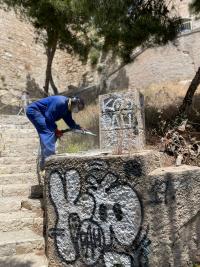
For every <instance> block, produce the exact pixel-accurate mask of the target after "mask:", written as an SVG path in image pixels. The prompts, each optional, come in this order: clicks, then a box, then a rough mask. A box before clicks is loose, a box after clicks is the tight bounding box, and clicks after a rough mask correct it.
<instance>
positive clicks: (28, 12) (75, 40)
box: [0, 0, 88, 58]
mask: <svg viewBox="0 0 200 267" xmlns="http://www.w3.org/2000/svg"><path fill="white" fill-rule="evenodd" d="M72 2H73V1H69V0H64V1H63V0H34V1H33V0H0V4H1V6H4V7H7V8H8V9H10V8H14V10H15V11H16V13H18V14H20V15H21V16H22V17H23V18H25V19H28V20H29V21H30V22H31V23H32V24H33V26H34V27H35V29H36V30H37V33H38V34H39V35H40V37H42V40H43V42H44V45H45V46H46V47H48V48H51V47H52V46H53V44H54V43H55V42H56V43H57V45H58V46H59V47H60V48H63V49H64V48H65V49H67V51H68V52H70V53H72V52H75V53H77V54H79V55H80V56H82V57H83V58H85V57H86V56H87V53H88V46H87V45H86V41H87V39H86V38H85V32H86V26H85V28H84V30H83V24H84V22H85V21H84V20H83V18H82V17H80V16H78V15H77V14H75V13H74V12H73V9H72ZM44 32H45V33H46V34H44Z"/></svg>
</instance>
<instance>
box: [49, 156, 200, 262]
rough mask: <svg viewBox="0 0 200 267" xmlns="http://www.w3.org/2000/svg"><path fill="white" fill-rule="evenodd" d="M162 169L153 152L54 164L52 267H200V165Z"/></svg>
mask: <svg viewBox="0 0 200 267" xmlns="http://www.w3.org/2000/svg"><path fill="white" fill-rule="evenodd" d="M159 166H160V160H159V154H158V153H155V152H152V151H146V152H145V151H144V152H141V153H137V154H135V155H133V156H104V155H101V154H98V155H95V156H91V155H88V154H87V155H83V156H80V155H77V156H75V155H74V156H71V157H69V156H68V157H66V156H60V157H59V156H57V157H54V158H52V159H50V160H49V161H48V163H47V174H46V182H45V194H46V214H47V229H46V239H47V253H48V258H49V267H64V266H69V267H72V266H73V267H87V266H95V267H148V266H150V267H157V266H159V267H160V266H162V267H166V266H173V267H175V266H176V267H185V266H192V264H195V263H198V262H200V252H199V251H200V201H199V199H200V168H198V167H188V166H182V167H180V168H162V169H157V168H158V167H159ZM155 169H156V170H155ZM153 170H154V171H153Z"/></svg>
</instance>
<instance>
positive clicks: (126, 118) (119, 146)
mask: <svg viewBox="0 0 200 267" xmlns="http://www.w3.org/2000/svg"><path fill="white" fill-rule="evenodd" d="M99 99H100V147H101V149H107V150H112V151H114V152H115V153H117V154H121V153H123V152H132V151H133V150H135V149H142V148H144V139H145V137H144V99H143V96H142V94H140V93H139V92H138V91H137V90H134V91H132V92H130V91H127V92H121V93H113V94H108V95H102V96H100V98H99Z"/></svg>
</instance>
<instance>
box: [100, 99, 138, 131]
mask: <svg viewBox="0 0 200 267" xmlns="http://www.w3.org/2000/svg"><path fill="white" fill-rule="evenodd" d="M136 114H137V106H136V105H135V104H134V103H133V100H130V99H128V98H127V99H123V98H120V97H116V96H112V97H108V98H106V99H104V100H103V104H102V118H101V121H102V127H103V129H104V130H119V129H133V130H134V134H136V135H138V134H139V130H138V120H137V117H136Z"/></svg>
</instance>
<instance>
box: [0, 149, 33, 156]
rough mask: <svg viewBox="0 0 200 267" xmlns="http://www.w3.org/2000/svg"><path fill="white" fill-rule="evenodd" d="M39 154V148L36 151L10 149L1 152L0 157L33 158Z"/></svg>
mask: <svg viewBox="0 0 200 267" xmlns="http://www.w3.org/2000/svg"><path fill="white" fill-rule="evenodd" d="M37 154H38V148H34V149H21V151H20V149H17V150H16V149H12V148H10V149H8V147H7V148H6V149H5V150H2V151H0V157H9V156H10V157H20V156H23V157H32V156H37Z"/></svg>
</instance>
